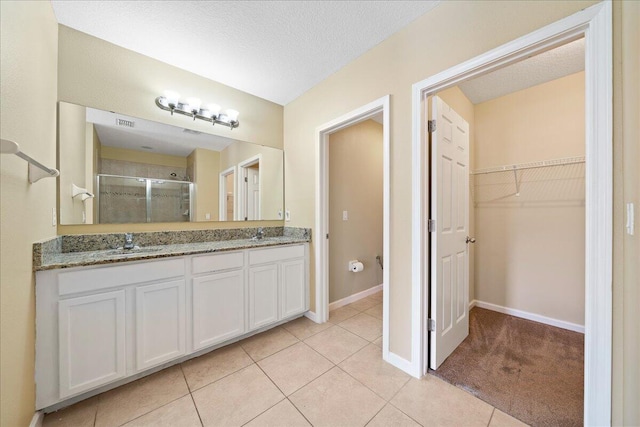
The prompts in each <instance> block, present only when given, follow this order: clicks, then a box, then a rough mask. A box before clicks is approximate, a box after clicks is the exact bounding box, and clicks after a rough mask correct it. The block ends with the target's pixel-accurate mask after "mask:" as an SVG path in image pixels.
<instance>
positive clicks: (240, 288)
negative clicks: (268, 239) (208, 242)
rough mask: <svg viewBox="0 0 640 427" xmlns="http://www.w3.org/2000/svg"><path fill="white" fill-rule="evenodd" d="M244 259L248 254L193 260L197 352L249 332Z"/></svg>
mask: <svg viewBox="0 0 640 427" xmlns="http://www.w3.org/2000/svg"><path fill="white" fill-rule="evenodd" d="M244 257H245V254H244V252H231V253H223V254H214V255H202V256H194V257H193V259H192V273H193V275H194V277H193V279H192V282H193V289H192V304H193V323H192V325H193V327H192V330H193V350H200V349H203V348H206V347H210V346H212V345H215V344H219V343H221V342H224V341H226V340H228V339H231V338H234V337H237V336H240V335H242V334H244V333H245V332H246V328H245V313H246V310H245V295H246V291H245V284H244V282H245V281H244V274H245V273H244Z"/></svg>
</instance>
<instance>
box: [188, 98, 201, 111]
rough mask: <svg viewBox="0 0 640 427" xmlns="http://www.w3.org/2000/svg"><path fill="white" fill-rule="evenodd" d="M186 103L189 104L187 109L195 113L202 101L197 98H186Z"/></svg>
mask: <svg viewBox="0 0 640 427" xmlns="http://www.w3.org/2000/svg"><path fill="white" fill-rule="evenodd" d="M187 104H188V105H189V111H194V112H196V113H197V112H198V111H200V104H202V101H200V99H198V98H187Z"/></svg>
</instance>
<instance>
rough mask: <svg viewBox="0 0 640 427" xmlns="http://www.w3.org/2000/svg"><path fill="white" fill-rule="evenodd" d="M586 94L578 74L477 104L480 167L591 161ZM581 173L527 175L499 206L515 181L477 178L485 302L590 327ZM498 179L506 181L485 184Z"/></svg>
mask: <svg viewBox="0 0 640 427" xmlns="http://www.w3.org/2000/svg"><path fill="white" fill-rule="evenodd" d="M584 94H585V86H584V72H580V73H576V74H573V75H570V76H566V77H563V78H560V79H557V80H554V81H551V82H548V83H544V84H541V85H537V86H534V87H531V88H528V89H525V90H521V91H518V92H514V93H511V94H509V95H506V96H502V97H500V98H496V99H493V100H490V101H487V102H483V103H480V104H477V105H476V106H475V124H476V130H475V142H476V143H475V167H476V168H477V169H483V168H488V167H493V166H504V165H512V164H517V163H526V162H534V161H541V160H551V159H557V158H563V157H575V156H584V153H585V139H584V137H585V132H584V129H585V122H584V114H585V113H584V112H585V105H584ZM581 173H584V168H583V167H582V166H577V167H576V166H565V167H563V168H562V169H560V168H550V169H533V170H528V171H521V172H519V179H521V180H522V183H521V186H520V196H519V197H507V198H503V199H500V200H497V201H492V202H491V201H487V200H494V199H495V198H498V197H504V196H508V195H509V194H512V193H513V192H515V182H514V183H513V185H511V181H512V180H513V174H512V173H504V172H500V173H498V174H490V175H477V176H475V177H474V178H475V179H474V181H475V183H476V187H475V195H476V202H478V203H477V206H476V207H475V220H476V227H477V232H476V238H477V242H476V244H475V247H476V248H475V249H476V251H475V274H476V277H475V295H476V299H477V300H478V301H482V302H488V303H491V304H497V305H500V306H503V307H508V308H513V309H517V310H522V311H526V312H529V313H534V314H538V315H542V316H546V317H550V318H552V319H558V320H562V321H566V322H570V323H575V324H578V325H584V301H585V300H584V295H585V289H584V283H585V282H584V280H585V276H584V254H585V246H584V245H585V231H584V230H585V228H584V227H585V209H584V188H583V186H584V179H583V178H582V179H575V177H576V176H580V174H581ZM576 174H577V175H576ZM570 177H573V178H572V179H570ZM498 180H499V181H500V182H506V183H507V184H505V185H498V186H496V185H493V186H488V185H487V184H489V183H494V182H496V181H498ZM496 187H497V190H498V191H495V190H493V188H496ZM573 188H577V189H578V190H577V191H572V189H573ZM580 190H581V191H580Z"/></svg>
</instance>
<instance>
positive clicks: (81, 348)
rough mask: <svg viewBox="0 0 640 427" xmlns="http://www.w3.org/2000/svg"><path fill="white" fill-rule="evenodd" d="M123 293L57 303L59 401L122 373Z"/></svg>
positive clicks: (123, 374)
mask: <svg viewBox="0 0 640 427" xmlns="http://www.w3.org/2000/svg"><path fill="white" fill-rule="evenodd" d="M124 303H125V293H124V291H123V290H121V291H114V292H106V293H102V294H98V295H90V296H84V297H78V298H70V299H66V300H62V301H60V302H59V303H58V339H59V344H60V347H59V356H60V360H59V364H60V398H65V397H67V396H71V395H74V394H78V393H80V392H83V391H86V390H90V389H92V388H95V387H97V386H99V385H102V384H106V383H108V382H111V381H114V380H117V379H118V378H123V377H124V376H125V374H126V353H125V306H124Z"/></svg>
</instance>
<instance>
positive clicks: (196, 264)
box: [34, 227, 310, 409]
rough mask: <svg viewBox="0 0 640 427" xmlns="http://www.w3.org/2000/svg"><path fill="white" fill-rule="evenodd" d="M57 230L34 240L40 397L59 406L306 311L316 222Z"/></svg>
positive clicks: (46, 405)
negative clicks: (129, 240) (130, 231)
mask: <svg viewBox="0 0 640 427" xmlns="http://www.w3.org/2000/svg"><path fill="white" fill-rule="evenodd" d="M255 233H256V229H248V228H243V229H235V230H198V231H176V232H150V233H137V234H135V235H134V236H133V237H134V239H135V243H136V244H137V245H139V246H140V247H139V248H134V249H131V250H124V249H121V248H118V245H119V246H122V241H123V237H124V236H123V234H102V235H84V236H59V237H57V238H56V239H53V240H50V241H47V242H42V243H37V244H35V245H34V269H35V270H36V406H37V409H43V408H48V409H56V408H57V407H60V406H64V405H65V404H67V403H71V402H73V401H75V400H79V398H84V397H88V396H90V395H92V394H96V393H98V392H101V391H104V390H107V389H109V388H113V387H115V386H118V385H121V384H124V383H126V382H128V381H131V380H132V379H136V378H139V377H141V376H144V375H147V374H149V373H151V372H155V371H157V370H159V369H162V368H163V367H166V366H169V365H172V364H175V363H178V362H181V361H183V360H186V359H188V358H190V357H195V356H197V355H200V354H203V353H206V352H208V351H211V350H213V349H215V348H218V347H221V346H223V345H226V344H228V343H231V342H233V341H237V340H239V339H242V338H245V337H247V336H250V335H253V334H255V333H257V332H260V331H263V330H266V329H269V328H271V327H274V326H276V325H278V324H280V323H283V322H285V321H288V320H291V319H293V318H295V317H299V316H301V315H302V314H303V313H305V312H306V311H307V310H308V309H309V243H308V242H309V241H310V230H308V229H296V228H288V227H270V228H266V229H265V232H264V235H265V237H264V238H260V239H257V238H255V237H253V238H252V236H253V235H255Z"/></svg>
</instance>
